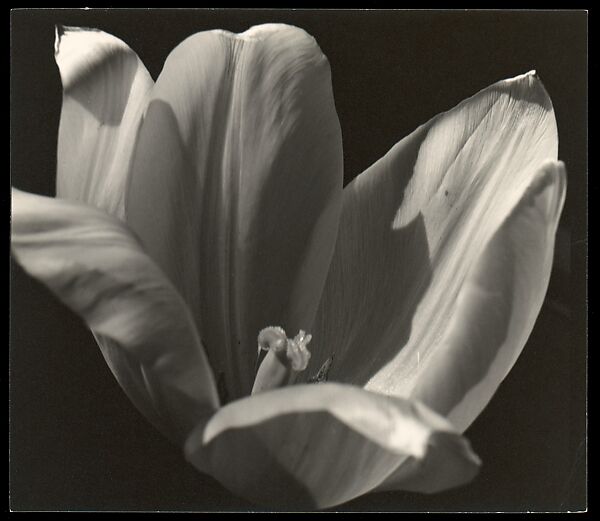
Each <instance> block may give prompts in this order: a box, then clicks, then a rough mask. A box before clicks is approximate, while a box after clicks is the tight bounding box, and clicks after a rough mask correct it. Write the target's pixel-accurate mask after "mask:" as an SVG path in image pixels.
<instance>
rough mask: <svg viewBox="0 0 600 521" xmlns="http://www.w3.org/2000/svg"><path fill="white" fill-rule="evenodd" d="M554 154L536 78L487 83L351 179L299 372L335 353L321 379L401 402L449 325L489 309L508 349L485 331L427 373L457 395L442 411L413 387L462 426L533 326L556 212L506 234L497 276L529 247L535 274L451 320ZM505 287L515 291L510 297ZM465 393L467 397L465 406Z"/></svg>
mask: <svg viewBox="0 0 600 521" xmlns="http://www.w3.org/2000/svg"><path fill="white" fill-rule="evenodd" d="M557 148H558V140H557V130H556V122H555V118H554V112H553V109H552V104H551V102H550V99H549V98H548V95H547V93H546V91H545V90H544V88H543V86H542V84H541V82H540V80H539V79H538V77H537V76H536V75H535V73H533V72H532V73H528V74H525V75H522V76H519V77H516V78H514V79H511V80H506V81H501V82H499V83H496V84H494V85H492V86H491V87H489V88H487V89H485V90H483V91H481V92H479V93H478V94H476V95H475V96H473V97H472V98H469V99H468V100H466V101H464V102H463V103H461V104H460V105H458V106H457V107H456V108H454V109H453V110H451V111H449V112H447V113H444V114H441V115H440V116H438V117H436V118H434V119H432V120H431V121H429V122H428V123H427V124H425V125H423V126H421V127H419V128H418V129H417V130H416V131H415V132H414V133H413V134H411V135H410V136H408V137H407V138H405V139H403V140H402V141H401V142H399V143H398V144H397V145H396V146H394V147H393V148H392V149H391V150H390V151H389V152H388V154H386V156H384V157H383V158H382V159H381V160H379V161H378V162H377V163H375V164H374V165H373V166H372V167H370V168H369V169H368V170H367V171H366V172H364V173H363V174H361V175H360V176H358V177H357V178H356V179H355V180H354V181H353V182H352V183H351V184H350V185H348V186H347V187H346V188H345V190H344V202H343V211H342V217H341V222H340V230H339V235H338V241H337V245H336V251H335V254H334V258H333V261H332V267H331V270H330V273H329V277H328V280H327V283H326V287H325V290H324V295H323V299H322V301H321V305H320V310H319V313H318V319H317V325H316V327H315V328H314V331H313V338H314V339H313V343H312V346H313V348H314V349H313V355H314V356H313V359H312V364H313V365H312V367H310V368H309V370H308V371H307V372H308V374H309V375H310V374H312V373H314V372H316V371H317V370H318V368H319V367H320V365H321V364H322V363H323V361H324V360H325V359H327V358H328V357H330V356H333V357H334V360H333V363H332V365H331V368H330V373H329V378H330V380H338V381H343V382H349V383H354V384H357V385H365V386H366V388H367V389H370V390H373V391H377V392H381V393H384V394H391V395H395V396H404V397H409V396H411V395H412V394H413V393H414V391H415V387H416V386H425V387H427V382H428V381H430V376H429V375H430V374H433V373H430V372H429V369H428V368H429V367H433V366H432V365H431V364H433V363H434V362H433V360H434V359H435V358H436V357H437V354H438V351H440V350H443V349H444V348H443V346H444V345H446V343H447V341H448V339H449V335H451V334H452V328H453V326H452V324H457V323H458V321H462V323H463V324H464V323H465V322H467V323H466V324H464V325H465V327H466V328H470V327H478V326H475V325H471V324H470V320H477V317H479V319H482V320H483V318H481V317H482V316H488V319H485V323H486V324H487V325H489V324H490V319H489V317H491V316H492V314H496V316H497V320H498V323H497V324H494V325H495V328H496V329H495V332H494V333H492V331H490V335H495V336H497V338H500V334H501V330H502V328H505V327H506V328H509V329H510V330H511V331H510V334H509V336H508V337H507V339H506V342H493V341H490V342H486V338H485V335H484V334H482V335H480V336H479V337H478V342H477V343H475V344H472V345H471V346H470V348H469V349H466V348H465V349H462V350H460V358H459V359H457V360H456V361H455V363H453V364H449V365H448V370H446V371H443V370H442V367H441V366H440V365H437V364H435V365H436V367H437V369H436V370H435V371H433V369H431V371H433V372H435V374H436V378H437V379H438V381H439V379H443V380H444V383H443V384H442V385H444V389H446V390H447V391H448V392H450V389H452V390H453V392H454V391H456V392H458V395H454V394H453V395H451V396H445V397H444V400H443V403H442V402H439V400H438V399H439V397H440V393H433V394H431V393H429V392H425V391H424V390H423V391H422V392H423V394H422V396H423V397H424V398H425V397H426V398H425V401H426V402H427V404H428V405H429V406H431V407H432V408H433V409H434V410H437V411H438V412H441V413H447V412H449V411H448V404H449V403H452V407H451V408H452V416H451V418H452V420H453V421H454V422H455V425H456V426H457V427H458V428H459V429H465V428H466V427H467V426H468V425H469V424H470V423H471V422H472V421H473V419H474V418H475V417H476V416H477V414H478V413H479V412H480V410H481V408H482V407H483V406H484V405H485V404H486V403H487V402H488V401H489V399H490V398H491V396H492V394H493V393H494V392H495V390H496V388H497V386H498V385H499V384H500V381H501V380H502V378H503V377H504V375H505V374H506V373H507V372H508V370H509V369H510V367H511V366H512V364H513V363H514V361H515V359H516V357H517V356H518V354H519V352H520V350H521V349H522V347H523V345H524V343H525V341H526V339H527V337H528V335H529V333H530V332H531V329H532V327H533V323H534V321H535V318H536V316H537V313H538V311H539V307H540V305H541V303H542V300H543V296H544V293H545V291H546V287H547V282H548V274H549V270H550V262H549V260H548V259H550V258H551V257H552V250H553V239H551V237H553V234H554V231H555V228H556V222H557V220H558V216H559V214H560V209H561V205H549V208H552V210H553V211H554V213H553V214H552V215H550V214H548V215H547V219H545V220H544V219H542V220H540V222H539V224H538V226H530V227H527V228H526V231H527V232H528V233H530V234H531V236H529V235H527V233H525V230H524V233H521V234H520V235H518V236H517V235H515V236H514V241H513V242H512V243H511V244H510V245H508V244H507V245H506V248H507V250H506V251H505V252H504V253H503V258H504V259H505V260H506V263H507V264H506V265H505V266H504V269H505V270H506V271H507V272H510V273H514V272H515V271H518V270H519V269H521V268H522V266H521V265H520V264H519V263H520V262H521V261H522V260H523V258H525V257H527V254H524V253H522V252H521V253H517V252H519V251H521V250H522V251H529V249H530V248H531V247H532V245H535V248H538V247H539V250H535V251H532V252H531V259H528V260H527V261H526V263H527V264H528V266H529V263H530V262H532V263H535V262H536V260H535V259H537V260H539V262H540V264H539V266H538V269H529V268H528V270H529V271H528V272H527V273H528V274H527V276H524V277H521V276H519V277H518V278H514V279H511V281H510V282H509V281H507V280H505V283H503V282H499V283H498V289H499V290H501V291H502V292H505V293H502V294H501V295H498V299H499V300H497V299H492V298H482V299H480V300H479V301H478V305H480V306H484V305H485V306H490V308H489V309H486V310H479V311H480V313H477V314H474V315H473V316H472V317H471V318H469V317H468V316H467V314H466V313H464V314H462V315H460V317H459V313H461V311H460V309H461V306H459V305H458V303H459V295H461V294H463V295H464V294H466V293H465V292H468V291H470V290H469V289H468V288H469V286H468V284H469V279H468V275H469V273H471V272H472V270H473V269H476V268H475V266H477V265H478V263H480V262H483V263H485V262H486V261H485V260H480V259H481V258H482V255H484V251H485V248H486V245H487V244H489V242H490V240H491V238H492V237H493V236H494V234H495V233H496V232H497V231H498V229H499V228H500V226H501V225H502V223H504V222H505V220H506V217H507V216H508V215H509V214H511V212H513V210H514V209H515V208H516V207H517V206H518V205H519V204H520V203H519V201H520V200H521V199H522V197H523V194H524V193H525V192H527V191H528V190H529V189H530V188H529V187H530V186H531V184H532V180H533V179H534V178H535V176H536V172H538V170H539V169H540V167H541V166H542V164H543V163H544V162H545V161H546V160H547V159H555V158H556V156H557ZM563 189H564V185H563V184H562V183H551V184H550V185H549V188H548V190H549V195H548V197H550V198H556V199H557V200H562V199H561V197H562V195H561V194H562V191H563ZM537 234H541V235H542V237H543V238H544V239H543V241H541V242H540V239H539V237H537ZM517 238H518V240H519V241H520V242H518V243H517V242H516V240H517ZM497 248H498V249H499V250H501V249H502V248H503V246H497ZM535 248H534V249H535ZM511 255H512V256H513V257H512V258H511ZM512 260H515V261H516V264H515V263H511V261H512ZM498 270H501V268H498ZM495 273H496V275H495V276H498V273H497V271H496V272H495ZM515 281H518V284H520V285H521V287H520V288H519V292H518V294H515V293H514V291H515V289H516V288H515V285H514V283H513V282H515ZM495 283H496V282H492V283H491V284H495ZM524 295H527V297H526V298H525V297H524ZM465 298H466V297H465ZM521 298H523V299H525V300H523V306H530V307H528V308H527V313H526V318H525V317H523V318H521V317H517V314H518V313H522V312H523V310H524V309H525V307H520V306H515V305H514V304H513V303H514V299H521ZM481 331H483V329H482V330H481ZM504 332H506V331H504ZM473 339H475V338H474V337H473ZM488 340H491V339H488ZM455 353H456V352H455ZM457 356H458V355H457ZM459 367H462V368H463V369H462V370H460V371H459V370H458V368H459ZM465 368H469V369H465ZM475 368H476V369H475ZM442 373H443V377H442ZM422 380H423V381H422ZM458 381H460V383H458ZM483 381H485V384H483V383H481V382H483ZM480 383H481V385H479V384H480ZM435 384H436V383H435V382H434V385H435ZM421 389H424V388H423V387H421ZM470 390H472V391H473V393H477V399H476V400H471V399H467V400H465V401H463V398H465V396H464V393H466V392H468V391H470ZM433 395H435V396H436V398H435V399H433V398H431V397H432V396H433ZM419 396H421V394H420V395H419ZM430 398H431V399H430Z"/></svg>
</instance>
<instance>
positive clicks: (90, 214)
mask: <svg viewBox="0 0 600 521" xmlns="http://www.w3.org/2000/svg"><path fill="white" fill-rule="evenodd" d="M11 232H12V237H11V247H12V251H13V253H14V255H15V258H16V259H17V261H18V262H19V264H21V266H23V268H24V269H25V271H27V272H28V273H29V274H30V275H32V276H33V277H35V278H36V279H38V280H40V281H41V282H42V283H44V284H45V285H46V286H47V287H48V288H49V289H50V290H51V291H52V292H53V293H54V294H55V295H57V296H58V297H59V298H60V299H61V300H62V301H63V302H64V303H65V304H66V305H68V306H69V307H70V308H71V309H72V310H73V311H75V312H76V313H77V314H79V315H80V316H81V317H82V318H83V319H84V320H85V322H86V323H87V325H88V326H89V327H90V328H91V329H92V331H93V332H94V333H95V334H96V335H97V336H98V337H99V338H100V339H101V340H103V341H101V342H100V345H101V348H102V350H103V354H104V356H105V358H106V360H107V362H108V364H109V366H110V368H111V370H112V371H113V373H114V374H115V376H116V378H117V380H118V381H119V383H120V384H121V386H122V387H123V388H124V390H125V392H126V393H127V394H128V395H129V396H130V398H131V400H132V401H133V402H134V404H135V405H136V406H137V407H138V408H139V409H140V410H141V411H142V413H144V414H145V415H146V416H147V417H148V419H149V420H150V421H152V422H153V423H154V424H155V425H156V426H157V427H158V428H159V429H161V430H162V431H163V432H164V433H165V434H167V435H168V436H169V437H170V438H172V439H173V440H175V441H178V442H180V443H181V442H182V440H183V439H184V438H185V436H186V435H187V434H188V432H189V430H190V429H191V427H192V426H195V425H196V424H197V423H198V422H199V421H202V419H203V418H204V417H205V416H206V415H209V414H211V413H212V411H213V410H214V409H215V408H217V407H218V405H219V404H218V399H217V396H216V391H215V386H214V382H213V376H212V373H211V370H210V367H209V366H208V362H207V360H206V356H205V354H204V351H203V348H202V345H201V343H200V341H199V339H198V334H197V332H196V329H195V327H194V324H193V321H192V318H191V316H190V312H189V310H188V309H187V307H186V305H185V304H184V302H183V300H182V299H181V297H180V296H179V294H178V293H177V292H176V291H175V289H174V288H173V286H172V285H171V284H170V283H169V282H168V280H167V279H166V277H165V276H164V275H163V274H162V272H161V271H160V269H159V268H158V267H157V266H156V265H155V264H154V262H153V261H152V260H151V259H150V258H149V257H148V256H147V255H146V254H145V253H144V252H143V250H142V248H141V246H140V245H139V243H138V241H137V240H136V239H135V238H134V236H133V235H132V234H131V233H130V232H129V231H128V230H127V229H126V228H125V227H124V226H123V224H122V223H121V222H120V221H119V220H117V219H116V218H113V217H111V216H109V215H107V214H104V213H103V212H100V211H98V210H95V209H92V208H90V207H86V206H83V205H81V204H78V203H74V202H70V201H63V200H58V199H52V198H48V197H42V196H37V195H33V194H29V193H26V192H22V191H19V190H16V189H13V193H12V227H11Z"/></svg>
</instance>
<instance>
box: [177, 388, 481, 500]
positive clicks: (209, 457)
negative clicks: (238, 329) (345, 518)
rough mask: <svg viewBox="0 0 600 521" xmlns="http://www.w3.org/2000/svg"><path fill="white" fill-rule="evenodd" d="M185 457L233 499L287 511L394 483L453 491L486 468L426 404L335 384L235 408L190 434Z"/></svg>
mask: <svg viewBox="0 0 600 521" xmlns="http://www.w3.org/2000/svg"><path fill="white" fill-rule="evenodd" d="M185 454H186V458H187V459H188V460H189V461H190V462H191V463H192V464H193V465H194V466H195V467H196V468H198V469H199V470H201V471H203V472H206V473H209V474H211V475H212V476H214V477H215V478H216V479H217V480H219V481H220V482H221V483H222V484H223V485H224V486H226V487H227V488H229V489H230V490H232V491H233V492H235V493H237V494H239V495H241V496H243V497H245V498H247V499H249V500H251V501H253V502H256V503H257V504H261V505H262V506H269V507H273V508H284V509H315V508H324V507H328V506H332V505H336V504H340V503H344V502H346V501H348V500H350V499H352V498H355V497H357V496H360V495H362V494H365V493H367V492H370V491H372V490H374V489H375V488H377V487H378V486H379V485H380V484H382V483H383V482H384V480H386V478H388V477H390V476H391V477H392V479H391V481H390V483H389V486H390V487H392V488H399V489H402V488H406V489H408V490H419V491H424V492H434V491H437V490H443V489H447V488H452V487H455V486H459V485H462V484H464V483H466V482H468V481H470V480H471V479H472V478H473V477H474V476H475V475H476V474H477V472H478V470H479V465H480V461H479V459H478V458H477V456H475V455H474V454H473V452H472V451H471V448H470V446H469V443H468V442H467V440H465V439H464V438H462V437H461V436H460V435H459V434H458V433H456V432H455V431H454V429H453V427H452V426H451V425H450V424H449V423H448V422H447V421H446V420H445V419H444V418H442V417H440V416H438V415H437V414H435V413H433V412H432V411H431V410H429V409H427V407H425V406H423V405H422V404H419V403H418V402H409V401H407V400H402V399H398V398H390V397H386V396H383V395H380V394H376V393H371V392H367V391H364V390H362V389H360V388H358V387H354V386H349V385H340V384H331V383H325V384H320V385H298V386H291V387H286V388H282V389H278V390H276V391H270V392H265V393H260V394H257V395H254V396H252V397H249V398H245V399H242V400H238V401H236V402H232V403H230V404H228V405H227V406H225V407H223V408H222V409H220V410H219V411H218V412H217V413H216V414H215V415H214V416H213V417H212V418H211V419H210V420H209V421H208V422H207V423H203V424H201V425H199V426H198V427H197V428H196V429H195V430H194V431H193V432H192V434H191V435H190V436H189V438H188V439H187V441H186V444H185ZM405 465H406V467H405Z"/></svg>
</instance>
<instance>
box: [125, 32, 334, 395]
mask: <svg viewBox="0 0 600 521" xmlns="http://www.w3.org/2000/svg"><path fill="white" fill-rule="evenodd" d="M341 186H342V149H341V134H340V128H339V122H338V119H337V115H336V112H335V107H334V103H333V95H332V90H331V77H330V70H329V64H328V62H327V59H326V58H325V57H324V56H323V54H322V53H321V51H320V49H319V47H318V46H317V44H316V43H315V41H314V39H313V38H311V37H310V36H309V35H307V34H306V33H305V32H304V31H302V30H300V29H297V28H294V27H290V26H285V25H267V26H260V27H255V28H252V29H250V30H249V31H247V32H245V33H242V34H240V35H234V34H232V33H228V32H225V31H209V32H204V33H199V34H196V35H194V36H191V37H190V38H188V39H187V40H185V41H184V42H183V43H181V44H180V45H179V46H178V47H177V48H176V49H175V50H174V51H173V52H172V53H171V54H170V56H169V57H168V59H167V61H166V63H165V66H164V69H163V71H162V73H161V75H160V77H159V79H158V80H157V83H156V85H155V88H154V90H153V95H152V100H151V101H150V104H149V106H148V109H147V111H146V114H145V117H144V121H143V124H142V127H141V130H140V134H139V140H138V143H137V145H136V150H135V153H134V160H133V166H132V178H131V184H130V189H129V191H128V199H127V203H126V219H127V222H128V223H129V224H130V225H131V226H132V228H133V229H134V230H135V231H136V233H137V234H138V235H139V236H140V238H141V240H142V242H143V243H144V245H145V247H146V248H147V250H148V252H149V254H150V255H151V256H152V257H153V258H154V259H155V260H156V261H157V262H158V263H159V265H160V266H161V267H162V268H163V269H164V271H165V272H166V273H167V274H168V276H169V277H170V279H171V280H172V281H173V283H174V284H175V286H176V287H177V289H178V290H179V291H180V292H181V294H182V296H183V297H184V298H185V300H186V302H187V303H188V305H189V306H190V308H191V309H192V311H193V313H194V318H195V320H196V323H197V325H198V329H199V332H200V335H201V337H202V341H203V343H204V345H205V346H206V349H207V352H208V356H209V358H210V360H211V364H212V365H213V367H214V369H215V371H216V372H217V373H218V374H219V375H223V376H222V378H224V381H225V383H226V386H227V388H228V391H229V397H230V398H231V397H237V396H242V395H245V394H249V393H250V390H251V388H252V381H253V377H254V374H253V369H254V365H255V361H256V338H257V335H258V332H259V331H260V330H261V329H263V328H264V327H266V326H270V325H278V326H282V327H283V328H284V329H286V330H289V331H298V330H300V329H304V330H308V331H310V326H311V324H312V321H313V319H314V315H315V313H316V308H317V306H318V300H319V298H320V294H321V291H322V287H323V284H324V281H325V277H326V273H327V267H328V265H329V261H330V258H331V255H332V253H333V246H334V243H335V234H336V231H337V221H338V216H339V208H340V203H341Z"/></svg>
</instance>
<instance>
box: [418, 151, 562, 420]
mask: <svg viewBox="0 0 600 521" xmlns="http://www.w3.org/2000/svg"><path fill="white" fill-rule="evenodd" d="M565 185H566V176H565V169H564V165H563V164H562V163H556V162H549V163H548V164H546V165H545V166H544V167H542V169H541V171H540V172H539V174H538V176H537V177H536V178H535V179H534V181H533V183H532V185H531V186H530V188H529V189H528V190H527V191H526V193H525V195H524V196H523V198H522V199H521V201H519V203H518V204H517V206H516V207H515V208H514V209H513V211H512V212H511V214H510V215H509V216H508V218H507V219H506V221H505V222H504V223H503V224H502V225H501V226H500V228H499V229H498V230H497V231H496V232H495V233H494V235H493V236H492V238H491V239H490V241H489V242H488V244H487V245H486V246H485V248H484V249H483V252H482V255H481V256H480V257H479V258H478V259H477V261H476V262H475V264H474V265H473V267H472V268H471V269H470V270H469V273H468V275H467V278H466V279H465V281H464V283H463V286H462V288H461V290H460V293H459V295H458V298H457V299H456V304H455V306H456V308H455V310H454V313H453V315H452V318H451V320H450V323H449V324H448V328H447V330H446V331H445V333H444V336H443V341H442V342H441V343H440V345H439V346H437V348H436V353H435V354H434V355H433V356H432V357H431V361H430V362H429V364H427V366H425V367H424V368H423V370H422V372H421V375H420V376H419V378H418V381H417V384H416V387H415V388H414V390H413V391H412V396H413V397H414V398H415V399H419V400H423V401H424V402H425V403H427V404H428V405H429V406H430V407H432V408H434V409H435V410H437V411H438V412H440V413H441V414H444V415H445V416H446V417H448V418H449V419H450V421H451V422H452V423H453V424H454V425H456V426H457V427H458V428H459V429H461V430H464V429H466V427H468V425H469V424H470V423H471V421H472V420H473V419H474V418H476V417H477V416H478V415H479V413H480V412H481V411H482V410H483V408H484V407H485V406H486V405H487V403H488V401H489V400H490V398H491V397H492V396H493V394H494V391H495V390H496V388H497V387H498V385H499V384H500V382H501V381H502V380H503V379H504V377H505V376H506V374H507V373H508V371H509V370H510V368H511V367H512V366H513V364H514V363H515V361H516V359H517V357H518V356H519V354H520V352H521V348H522V347H523V346H524V345H525V342H526V341H527V338H528V337H529V333H530V332H531V330H532V329H533V325H534V323H535V320H536V318H537V315H538V313H539V310H540V308H541V306H542V303H543V301H544V296H545V294H546V289H547V287H548V280H549V278H550V272H551V268H552V257H553V255H552V253H553V249H554V248H553V246H554V239H555V234H556V227H557V224H558V218H559V216H560V212H561V209H562V206H563V203H564V198H565Z"/></svg>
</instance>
